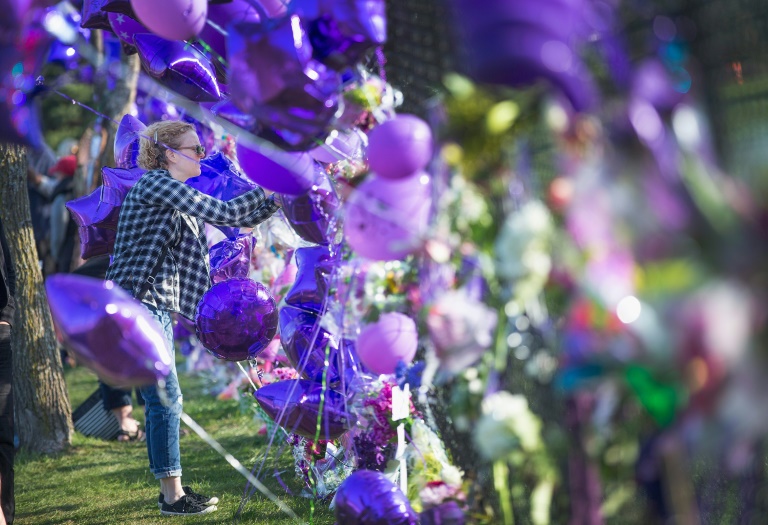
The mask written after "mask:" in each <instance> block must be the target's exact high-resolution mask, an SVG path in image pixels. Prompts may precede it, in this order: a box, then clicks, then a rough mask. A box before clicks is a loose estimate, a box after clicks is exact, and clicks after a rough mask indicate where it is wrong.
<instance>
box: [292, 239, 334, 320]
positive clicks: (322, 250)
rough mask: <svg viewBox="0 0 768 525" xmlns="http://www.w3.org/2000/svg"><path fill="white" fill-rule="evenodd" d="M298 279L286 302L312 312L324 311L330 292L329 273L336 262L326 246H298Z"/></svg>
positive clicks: (296, 254) (296, 255) (296, 256)
mask: <svg viewBox="0 0 768 525" xmlns="http://www.w3.org/2000/svg"><path fill="white" fill-rule="evenodd" d="M294 257H295V258H296V266H297V267H298V271H297V273H296V281H294V283H293V286H292V287H291V289H290V290H288V293H287V294H286V295H285V302H286V303H287V304H289V305H291V306H296V307H297V308H303V309H304V310H309V311H310V312H316V313H322V310H323V306H324V303H325V296H326V295H327V294H328V275H329V274H330V273H331V271H332V270H333V264H334V262H333V261H332V260H331V255H330V253H329V251H328V248H327V247H326V246H312V247H303V248H298V249H297V250H296V252H295V255H294Z"/></svg>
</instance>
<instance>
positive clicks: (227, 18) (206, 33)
mask: <svg viewBox="0 0 768 525" xmlns="http://www.w3.org/2000/svg"><path fill="white" fill-rule="evenodd" d="M259 21H260V18H259V12H258V10H257V9H256V7H255V6H254V5H253V4H252V2H251V1H250V0H232V1H231V2H227V3H225V4H215V5H214V4H211V3H210V2H209V5H208V23H207V24H206V25H205V27H204V28H203V30H202V31H201V32H200V34H199V36H198V39H199V40H201V41H202V42H205V44H206V45H207V46H209V47H210V48H211V49H212V50H213V51H214V52H215V53H216V54H217V55H218V56H220V57H222V58H226V57H227V36H226V32H227V27H228V26H229V25H230V24H243V23H252V24H256V23H259ZM211 22H212V23H211ZM213 24H215V26H214V25H213ZM217 27H218V29H217ZM222 31H223V33H222Z"/></svg>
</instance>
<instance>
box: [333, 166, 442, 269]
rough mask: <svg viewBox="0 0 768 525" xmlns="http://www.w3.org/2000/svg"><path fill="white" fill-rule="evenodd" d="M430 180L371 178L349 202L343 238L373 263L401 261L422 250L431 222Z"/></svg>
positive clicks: (421, 177) (419, 175) (418, 175)
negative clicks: (378, 261)
mask: <svg viewBox="0 0 768 525" xmlns="http://www.w3.org/2000/svg"><path fill="white" fill-rule="evenodd" d="M428 181H429V177H428V176H427V175H426V174H424V173H416V174H414V175H412V176H410V177H408V178H406V179H398V180H389V179H383V178H381V177H378V176H376V175H375V174H373V175H369V176H368V178H366V180H365V181H363V183H362V184H360V185H359V186H358V187H357V189H356V190H355V192H354V193H353V194H352V196H351V197H350V198H349V199H348V200H347V204H346V207H345V210H344V217H345V218H344V237H345V238H346V240H347V242H348V243H349V245H350V247H351V248H352V249H353V250H355V251H356V252H357V253H359V254H360V255H362V256H363V257H366V258H368V259H373V260H382V261H387V260H396V259H402V258H404V257H405V256H406V255H409V254H411V253H413V252H414V251H416V250H417V249H418V248H419V247H420V246H421V236H422V235H423V234H424V233H425V232H426V229H427V226H428V219H429V207H430V193H429V185H428V184H425V182H428Z"/></svg>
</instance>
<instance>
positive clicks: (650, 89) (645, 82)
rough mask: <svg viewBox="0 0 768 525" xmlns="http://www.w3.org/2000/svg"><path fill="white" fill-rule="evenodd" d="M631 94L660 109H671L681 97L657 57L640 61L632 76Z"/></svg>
mask: <svg viewBox="0 0 768 525" xmlns="http://www.w3.org/2000/svg"><path fill="white" fill-rule="evenodd" d="M631 92H632V96H633V97H634V98H637V99H640V100H643V101H645V102H648V103H649V104H651V105H652V106H653V107H654V108H656V109H658V110H661V111H668V110H671V109H673V108H674V107H675V106H676V105H677V104H679V103H680V101H681V100H682V99H683V94H682V93H680V92H679V91H677V90H676V89H675V87H674V85H673V83H672V78H671V77H670V75H669V72H668V71H667V69H666V68H665V67H664V64H663V63H662V62H660V61H659V60H657V59H648V60H644V61H643V62H641V63H640V64H639V65H638V66H637V67H636V68H635V71H634V74H633V76H632V88H631Z"/></svg>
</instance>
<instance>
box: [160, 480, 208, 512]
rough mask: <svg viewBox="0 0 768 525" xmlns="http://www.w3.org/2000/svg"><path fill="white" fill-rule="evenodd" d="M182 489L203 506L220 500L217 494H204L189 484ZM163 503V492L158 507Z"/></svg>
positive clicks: (161, 506)
mask: <svg viewBox="0 0 768 525" xmlns="http://www.w3.org/2000/svg"><path fill="white" fill-rule="evenodd" d="M181 490H183V491H184V494H186V495H187V496H189V497H191V498H192V501H194V502H195V503H198V504H200V505H203V506H206V507H208V506H210V505H216V504H217V503H218V502H219V498H217V497H216V496H211V497H208V496H203V495H202V494H198V493H197V492H195V491H194V490H192V487H190V486H189V485H186V486H184V487H181ZM163 503H165V496H163V493H162V492H161V493H160V495H159V496H158V497H157V508H159V509H162V508H163Z"/></svg>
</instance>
